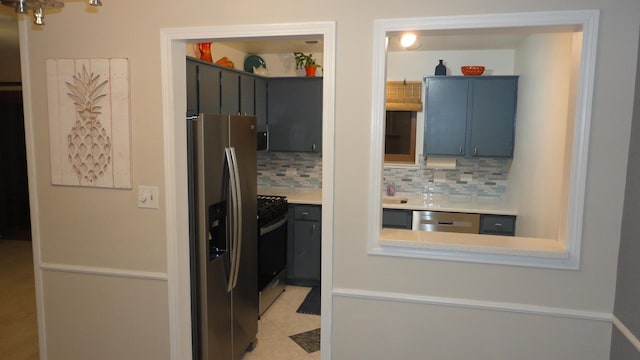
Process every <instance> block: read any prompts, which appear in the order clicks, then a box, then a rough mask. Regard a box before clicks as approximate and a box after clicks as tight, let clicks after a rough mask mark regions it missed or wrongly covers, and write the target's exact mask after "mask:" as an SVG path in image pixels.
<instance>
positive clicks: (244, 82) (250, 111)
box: [240, 75, 256, 115]
mask: <svg viewBox="0 0 640 360" xmlns="http://www.w3.org/2000/svg"><path fill="white" fill-rule="evenodd" d="M240 114H242V115H255V114H256V109H255V84H254V79H253V77H251V76H248V75H240Z"/></svg>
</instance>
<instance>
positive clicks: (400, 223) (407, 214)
mask: <svg viewBox="0 0 640 360" xmlns="http://www.w3.org/2000/svg"><path fill="white" fill-rule="evenodd" d="M412 221H413V211H412V210H402V209H382V227H383V228H394V229H406V230H411V227H412V223H413V222H412Z"/></svg>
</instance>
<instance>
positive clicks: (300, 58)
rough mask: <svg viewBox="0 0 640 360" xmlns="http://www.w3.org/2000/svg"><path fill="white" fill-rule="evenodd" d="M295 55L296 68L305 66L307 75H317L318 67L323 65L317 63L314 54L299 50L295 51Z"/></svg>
mask: <svg viewBox="0 0 640 360" xmlns="http://www.w3.org/2000/svg"><path fill="white" fill-rule="evenodd" d="M293 56H294V57H295V60H296V69H302V68H304V69H305V71H306V76H308V77H314V76H316V69H317V68H322V66H320V65H318V64H317V62H316V59H314V58H313V54H309V55H305V54H304V53H301V52H299V51H294V52H293Z"/></svg>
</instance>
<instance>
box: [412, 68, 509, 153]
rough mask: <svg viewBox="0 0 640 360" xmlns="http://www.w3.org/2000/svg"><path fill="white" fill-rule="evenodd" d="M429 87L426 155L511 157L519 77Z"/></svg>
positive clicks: (434, 82)
mask: <svg viewBox="0 0 640 360" xmlns="http://www.w3.org/2000/svg"><path fill="white" fill-rule="evenodd" d="M426 81H427V91H426V92H427V95H426V101H425V102H426V114H425V130H424V139H425V141H424V154H425V155H427V156H429V155H431V156H465V157H513V147H514V131H515V114H516V102H517V89H518V77H517V76H482V77H461V76H460V77H458V76H451V77H437V78H435V77H429V78H427V79H426Z"/></svg>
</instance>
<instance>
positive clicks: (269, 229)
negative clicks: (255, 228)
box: [260, 215, 287, 236]
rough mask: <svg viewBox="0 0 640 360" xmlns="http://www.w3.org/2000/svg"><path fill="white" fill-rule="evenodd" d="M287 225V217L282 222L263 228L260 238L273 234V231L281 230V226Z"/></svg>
mask: <svg viewBox="0 0 640 360" xmlns="http://www.w3.org/2000/svg"><path fill="white" fill-rule="evenodd" d="M286 223H287V215H285V216H284V217H283V218H282V220H280V221H278V222H277V223H275V224H272V225H269V226H265V227H261V228H260V236H262V235H265V234H268V233H270V232H272V231H273V230H275V229H277V228H279V227H280V226H282V225H284V224H286Z"/></svg>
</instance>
